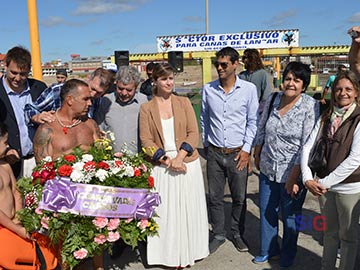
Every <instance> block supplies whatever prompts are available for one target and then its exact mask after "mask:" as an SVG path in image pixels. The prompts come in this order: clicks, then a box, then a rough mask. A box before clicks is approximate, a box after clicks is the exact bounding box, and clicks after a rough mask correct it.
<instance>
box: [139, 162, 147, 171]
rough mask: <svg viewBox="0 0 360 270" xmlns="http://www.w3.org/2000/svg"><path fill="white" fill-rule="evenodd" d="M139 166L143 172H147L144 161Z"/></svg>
mask: <svg viewBox="0 0 360 270" xmlns="http://www.w3.org/2000/svg"><path fill="white" fill-rule="evenodd" d="M139 167H140V169H141V170H142V171H143V172H145V173H146V172H147V167H146V165H145V164H144V163H142V164H141V165H140V166H139Z"/></svg>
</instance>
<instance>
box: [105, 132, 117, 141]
mask: <svg viewBox="0 0 360 270" xmlns="http://www.w3.org/2000/svg"><path fill="white" fill-rule="evenodd" d="M107 134H108V135H109V138H110V140H112V141H115V134H114V132H111V131H108V132H107Z"/></svg>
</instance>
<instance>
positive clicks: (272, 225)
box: [259, 173, 306, 267]
mask: <svg viewBox="0 0 360 270" xmlns="http://www.w3.org/2000/svg"><path fill="white" fill-rule="evenodd" d="M259 196H260V242H261V248H260V255H261V256H265V255H269V256H270V257H272V256H276V255H280V266H285V267H287V266H290V265H292V264H293V262H294V259H295V255H296V251H297V239H298V236H299V231H298V228H297V226H296V216H297V215H300V214H301V210H302V205H303V203H304V201H305V196H306V190H305V189H303V191H302V192H301V194H300V196H299V197H298V198H297V199H293V198H291V196H290V195H289V194H287V192H286V189H285V184H281V183H276V182H273V181H270V180H269V178H268V177H267V176H266V175H264V174H262V173H260V184H259ZM279 210H280V212H281V220H282V222H283V226H284V229H283V231H284V233H283V238H282V245H281V248H280V246H279V243H278V233H279V220H278V214H279Z"/></svg>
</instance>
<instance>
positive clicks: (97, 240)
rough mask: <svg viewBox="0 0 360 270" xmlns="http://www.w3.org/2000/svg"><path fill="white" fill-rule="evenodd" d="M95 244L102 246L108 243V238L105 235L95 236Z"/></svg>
mask: <svg viewBox="0 0 360 270" xmlns="http://www.w3.org/2000/svg"><path fill="white" fill-rule="evenodd" d="M94 242H95V243H97V244H99V245H102V244H104V243H105V242H106V236H105V235H103V234H99V235H97V236H95V238H94Z"/></svg>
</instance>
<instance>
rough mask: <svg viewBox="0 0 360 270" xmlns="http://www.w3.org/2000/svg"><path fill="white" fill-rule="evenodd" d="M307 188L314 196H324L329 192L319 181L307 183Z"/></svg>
mask: <svg viewBox="0 0 360 270" xmlns="http://www.w3.org/2000/svg"><path fill="white" fill-rule="evenodd" d="M305 187H306V188H307V189H308V190H309V191H310V192H311V193H312V194H313V195H314V196H318V197H319V196H322V195H324V194H325V193H326V192H327V189H326V188H325V187H324V186H323V185H321V184H320V183H319V182H318V181H316V180H314V179H312V180H307V181H306V182H305Z"/></svg>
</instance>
